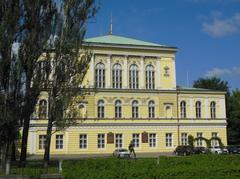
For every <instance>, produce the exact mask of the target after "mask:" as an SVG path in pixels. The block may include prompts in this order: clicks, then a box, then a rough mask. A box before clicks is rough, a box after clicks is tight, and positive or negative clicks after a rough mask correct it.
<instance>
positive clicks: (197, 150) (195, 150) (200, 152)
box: [193, 147, 210, 154]
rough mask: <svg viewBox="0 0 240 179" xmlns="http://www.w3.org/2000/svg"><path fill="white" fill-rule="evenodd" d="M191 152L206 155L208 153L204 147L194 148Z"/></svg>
mask: <svg viewBox="0 0 240 179" xmlns="http://www.w3.org/2000/svg"><path fill="white" fill-rule="evenodd" d="M193 152H194V154H207V153H209V152H210V151H209V149H208V148H206V147H194V148H193Z"/></svg>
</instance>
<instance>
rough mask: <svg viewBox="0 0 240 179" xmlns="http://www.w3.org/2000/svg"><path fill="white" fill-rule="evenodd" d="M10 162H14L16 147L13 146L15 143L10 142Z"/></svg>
mask: <svg viewBox="0 0 240 179" xmlns="http://www.w3.org/2000/svg"><path fill="white" fill-rule="evenodd" d="M11 161H16V145H15V141H13V142H12V151H11Z"/></svg>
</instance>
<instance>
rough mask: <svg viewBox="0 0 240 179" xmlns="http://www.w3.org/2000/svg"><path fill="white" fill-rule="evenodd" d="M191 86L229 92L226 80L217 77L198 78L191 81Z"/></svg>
mask: <svg viewBox="0 0 240 179" xmlns="http://www.w3.org/2000/svg"><path fill="white" fill-rule="evenodd" d="M193 87H194V88H204V89H212V90H217V91H226V92H229V87H228V82H227V81H223V80H221V79H220V78H217V77H212V78H199V79H198V80H196V81H194V82H193Z"/></svg>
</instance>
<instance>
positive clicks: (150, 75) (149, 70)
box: [146, 65, 155, 89]
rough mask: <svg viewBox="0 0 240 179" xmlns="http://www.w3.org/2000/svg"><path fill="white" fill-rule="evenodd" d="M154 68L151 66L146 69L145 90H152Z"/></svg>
mask: <svg viewBox="0 0 240 179" xmlns="http://www.w3.org/2000/svg"><path fill="white" fill-rule="evenodd" d="M154 80H155V79H154V68H153V66H152V65H148V66H147V67H146V89H154V86H155V84H154Z"/></svg>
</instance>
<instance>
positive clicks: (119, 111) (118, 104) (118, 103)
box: [115, 100, 122, 118]
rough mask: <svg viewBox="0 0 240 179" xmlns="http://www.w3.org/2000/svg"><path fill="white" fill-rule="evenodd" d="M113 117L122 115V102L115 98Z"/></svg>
mask: <svg viewBox="0 0 240 179" xmlns="http://www.w3.org/2000/svg"><path fill="white" fill-rule="evenodd" d="M115 117H116V118H121V117H122V102H121V101H120V100H117V101H116V102H115Z"/></svg>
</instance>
